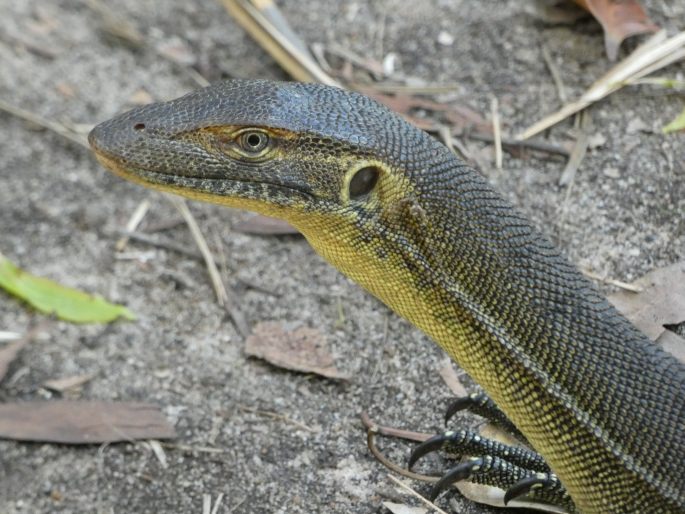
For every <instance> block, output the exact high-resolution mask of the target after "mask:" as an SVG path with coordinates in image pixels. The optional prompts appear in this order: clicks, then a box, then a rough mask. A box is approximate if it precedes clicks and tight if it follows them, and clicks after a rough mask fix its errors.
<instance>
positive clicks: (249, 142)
mask: <svg viewBox="0 0 685 514" xmlns="http://www.w3.org/2000/svg"><path fill="white" fill-rule="evenodd" d="M238 142H239V144H240V147H241V148H242V149H243V151H245V152H246V153H248V154H251V155H257V154H259V153H261V152H263V151H264V149H265V148H266V147H267V146H268V145H269V136H268V135H267V134H265V133H264V132H259V131H256V130H250V131H248V132H243V133H242V134H240V138H239V139H238Z"/></svg>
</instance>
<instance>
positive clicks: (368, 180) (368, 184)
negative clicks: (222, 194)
mask: <svg viewBox="0 0 685 514" xmlns="http://www.w3.org/2000/svg"><path fill="white" fill-rule="evenodd" d="M378 175H379V173H378V168H376V167H374V166H367V167H365V168H361V169H359V170H357V172H356V173H355V174H354V176H353V177H352V180H350V186H349V188H350V198H351V199H352V200H358V199H361V198H363V197H365V196H366V195H368V194H369V193H370V192H371V191H372V190H373V188H374V186H375V185H376V182H377V181H378Z"/></svg>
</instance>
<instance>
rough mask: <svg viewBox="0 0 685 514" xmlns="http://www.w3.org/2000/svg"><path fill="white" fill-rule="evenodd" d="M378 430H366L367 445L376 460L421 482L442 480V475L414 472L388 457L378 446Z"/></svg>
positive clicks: (398, 472)
mask: <svg viewBox="0 0 685 514" xmlns="http://www.w3.org/2000/svg"><path fill="white" fill-rule="evenodd" d="M377 433H378V432H377V431H376V430H374V428H373V427H372V428H369V430H367V432H366V446H367V447H368V448H369V451H370V452H371V454H372V455H373V456H374V457H376V460H377V461H378V462H380V463H381V464H382V465H383V466H385V467H386V468H388V469H389V470H390V471H394V472H395V473H397V474H398V475H401V476H404V477H407V478H411V479H413V480H418V481H420V482H428V483H435V482H437V481H438V480H440V477H432V476H429V475H422V474H420V473H414V472H413V471H409V470H408V469H404V468H403V467H402V466H399V465H397V464H395V463H394V462H393V461H391V460H390V459H388V458H387V457H386V456H385V455H383V453H381V451H380V450H379V449H378V447H377V446H376V434H377Z"/></svg>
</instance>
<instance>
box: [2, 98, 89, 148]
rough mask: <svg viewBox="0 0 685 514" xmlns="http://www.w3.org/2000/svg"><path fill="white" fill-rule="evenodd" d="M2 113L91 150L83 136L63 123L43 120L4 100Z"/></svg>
mask: <svg viewBox="0 0 685 514" xmlns="http://www.w3.org/2000/svg"><path fill="white" fill-rule="evenodd" d="M0 111H5V112H6V113H8V114H11V115H13V116H16V117H17V118H21V119H22V120H25V121H28V122H29V123H33V124H34V125H38V126H39V127H43V128H44V129H47V130H50V131H52V132H54V133H55V134H58V135H60V136H62V137H63V138H65V139H68V140H69V141H71V142H72V143H76V144H77V145H80V146H82V147H84V148H87V149H88V150H90V146H89V145H88V141H86V138H85V137H83V136H81V135H80V134H77V133H76V132H74V131H73V130H70V129H69V128H67V127H66V126H65V125H62V124H61V123H58V122H56V121H53V120H49V119H47V118H43V117H42V116H39V115H38V114H34V113H32V112H29V111H26V110H24V109H22V108H21V107H17V106H15V105H12V104H10V103H9V102H6V101H4V100H2V99H0Z"/></svg>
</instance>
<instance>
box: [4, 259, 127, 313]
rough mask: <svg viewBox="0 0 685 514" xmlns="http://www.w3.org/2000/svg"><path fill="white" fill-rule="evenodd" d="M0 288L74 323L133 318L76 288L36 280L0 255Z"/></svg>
mask: <svg viewBox="0 0 685 514" xmlns="http://www.w3.org/2000/svg"><path fill="white" fill-rule="evenodd" d="M0 288H3V289H5V290H6V291H7V292H8V293H10V294H12V295H14V296H16V297H18V298H21V299H22V300H24V301H26V302H27V303H29V304H31V305H32V306H33V307H35V308H36V309H37V310H39V311H40V312H43V313H45V314H54V315H55V316H57V317H58V318H60V319H63V320H65V321H73V322H75V323H108V322H110V321H114V320H115V319H117V318H119V317H121V318H124V319H128V320H133V319H136V317H135V315H134V314H133V313H132V312H131V311H129V310H128V309H127V308H126V307H124V306H122V305H116V304H112V303H109V302H107V301H106V300H105V299H104V298H102V297H100V296H91V295H89V294H86V293H84V292H82V291H79V290H77V289H71V288H69V287H64V286H61V285H59V284H58V283H57V282H53V281H52V280H48V279H47V278H41V277H36V276H34V275H31V274H29V273H26V272H25V271H24V270H22V269H20V268H18V267H17V266H15V265H14V264H13V263H12V262H11V261H10V260H8V259H7V258H6V257H5V256H4V255H2V254H1V253H0Z"/></svg>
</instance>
